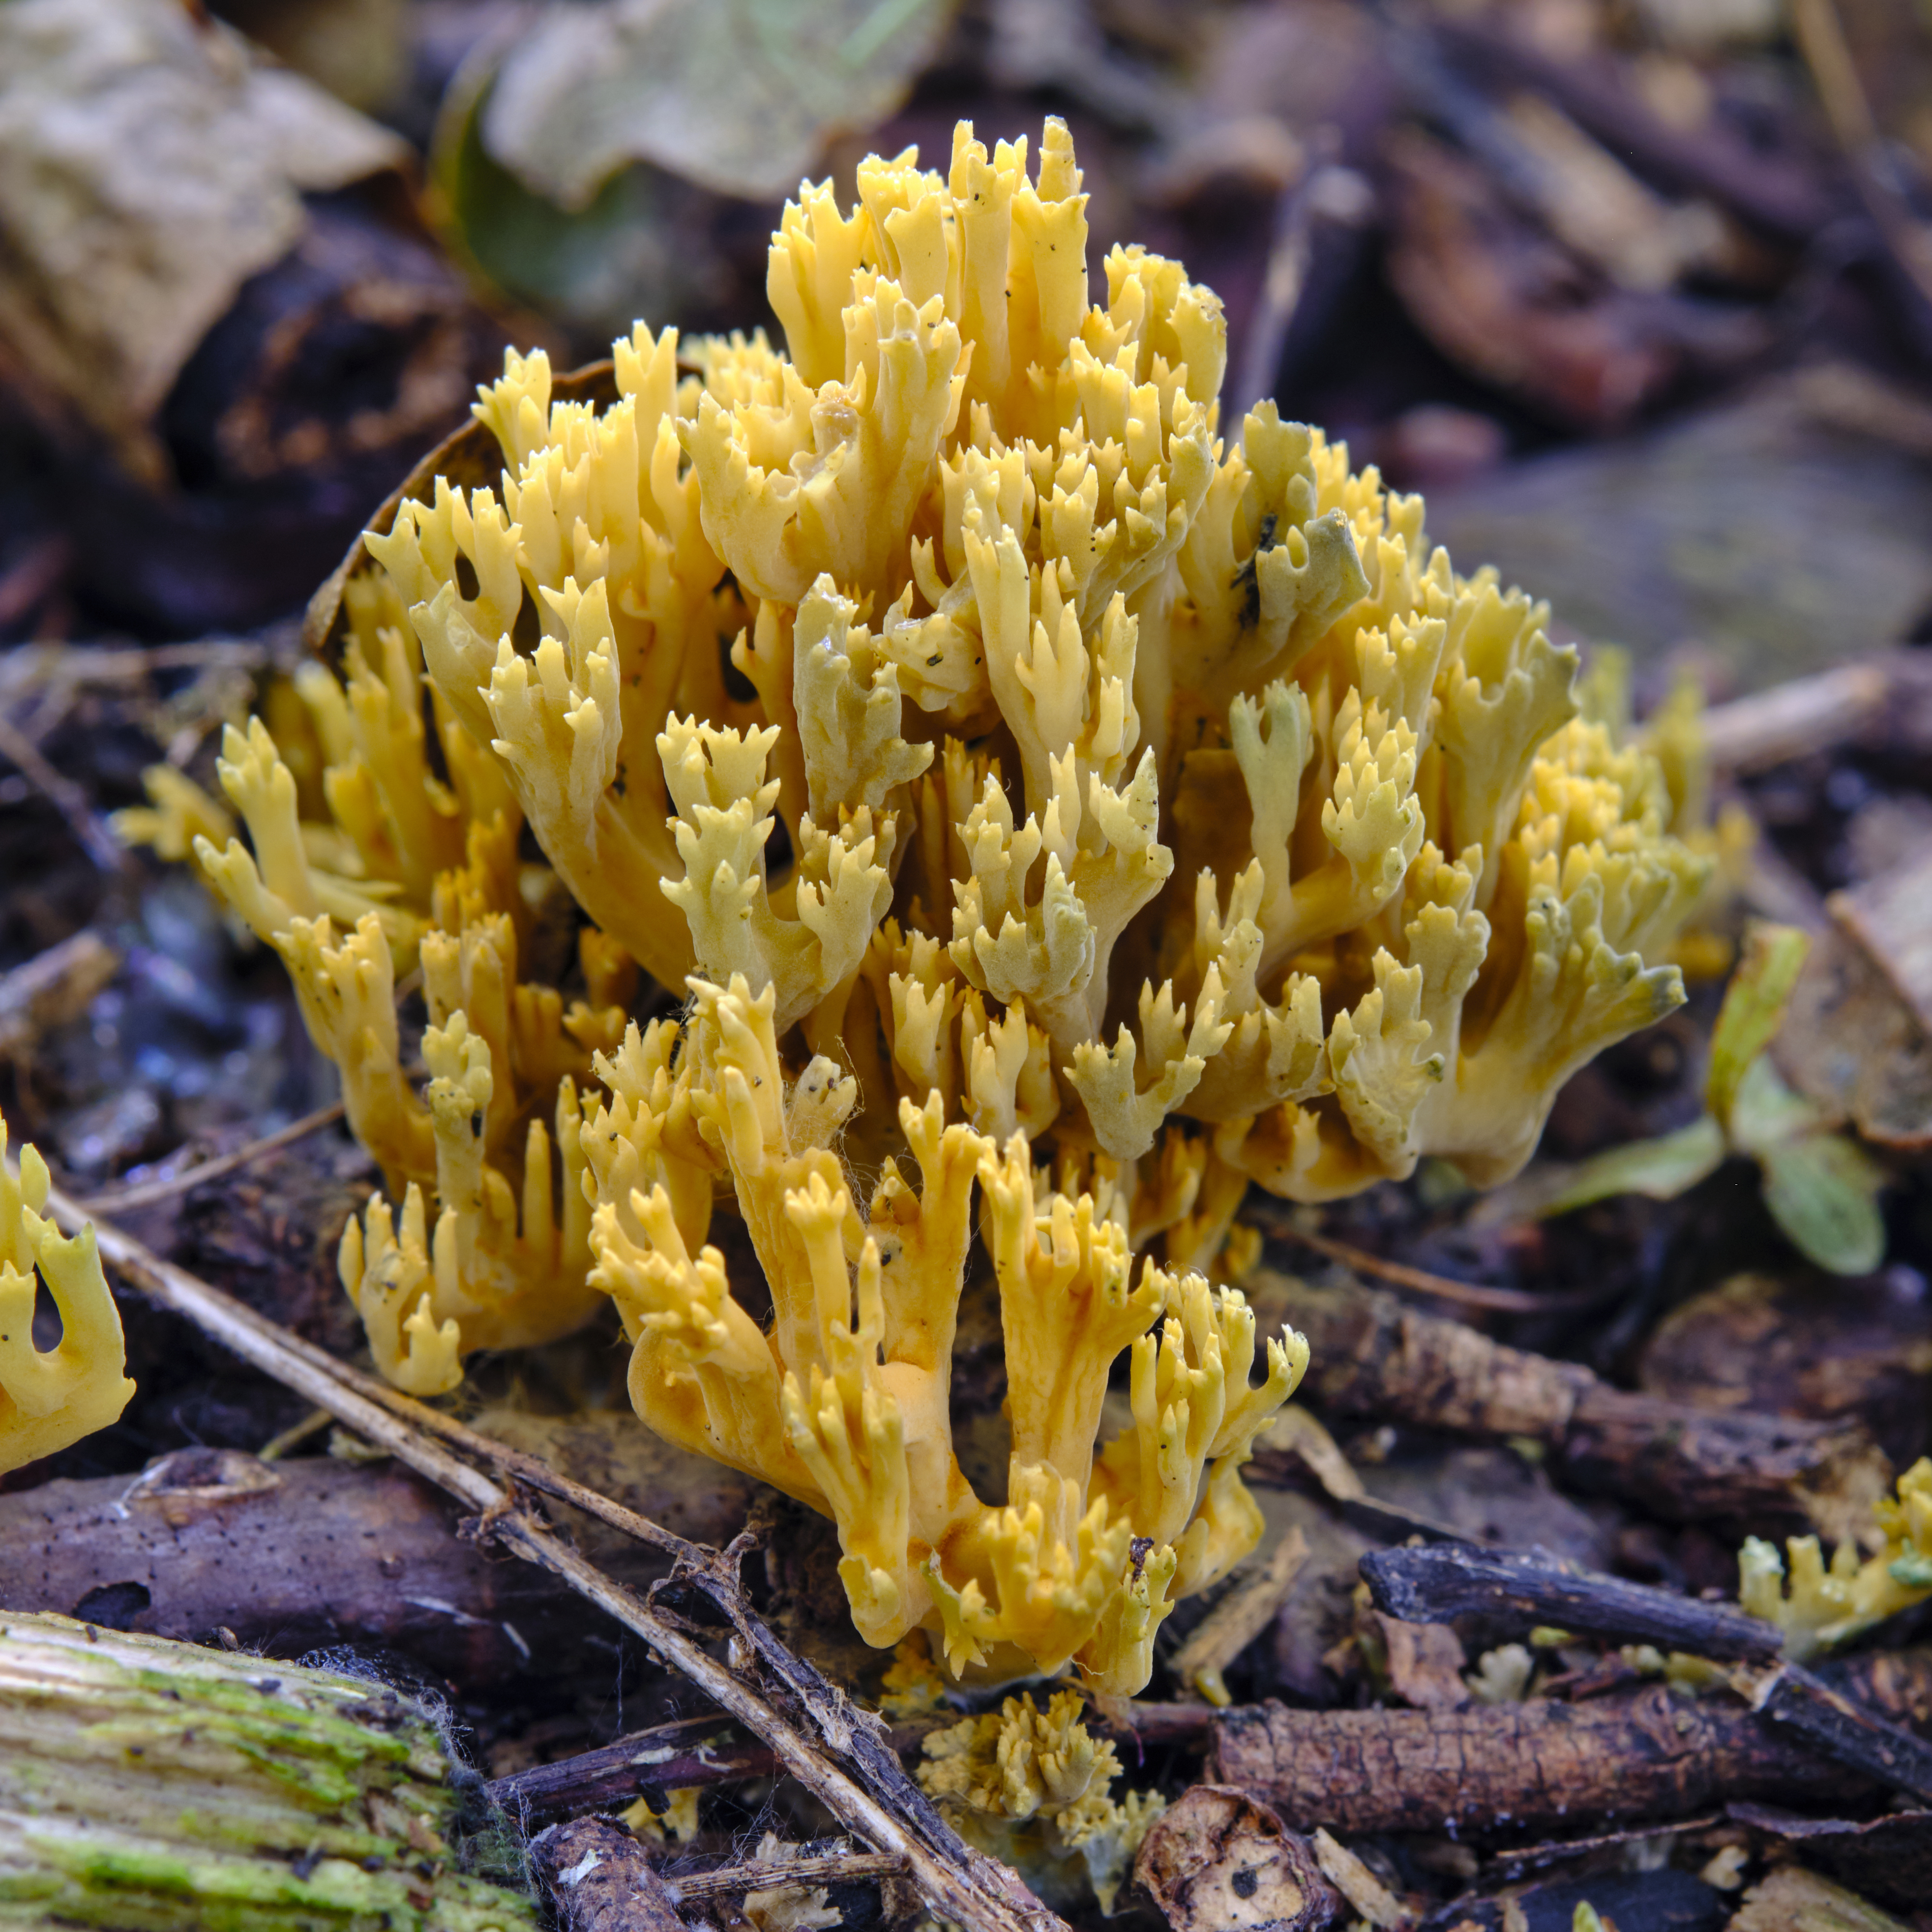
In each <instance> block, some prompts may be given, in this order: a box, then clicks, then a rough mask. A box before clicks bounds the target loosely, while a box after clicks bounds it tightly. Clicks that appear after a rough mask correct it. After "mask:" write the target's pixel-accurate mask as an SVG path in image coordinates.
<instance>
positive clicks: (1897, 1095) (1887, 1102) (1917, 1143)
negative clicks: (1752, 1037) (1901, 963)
mask: <svg viewBox="0 0 1932 1932" xmlns="http://www.w3.org/2000/svg"><path fill="white" fill-rule="evenodd" d="M1772 1057H1773V1058H1775V1060H1776V1061H1777V1062H1778V1065H1779V1067H1781V1069H1782V1070H1783V1071H1784V1074H1785V1076H1786V1077H1787V1079H1790V1082H1792V1084H1793V1085H1794V1086H1795V1087H1796V1088H1797V1089H1798V1091H1799V1092H1800V1093H1802V1094H1805V1096H1806V1097H1808V1099H1811V1100H1815V1101H1817V1103H1819V1105H1820V1106H1823V1107H1826V1108H1827V1109H1830V1110H1831V1111H1832V1112H1833V1113H1835V1114H1838V1115H1849V1116H1850V1118H1851V1119H1852V1122H1853V1123H1854V1124H1855V1126H1856V1127H1857V1128H1858V1132H1859V1133H1861V1134H1862V1135H1864V1137H1865V1138H1866V1139H1867V1140H1870V1141H1876V1142H1879V1144H1880V1145H1882V1146H1885V1147H1894V1148H1903V1149H1906V1150H1911V1149H1915V1148H1924V1147H1927V1146H1932V1032H1928V1031H1927V1029H1926V1028H1924V1026H1922V1025H1921V1024H1920V1023H1919V1022H1918V1019H1916V1018H1915V1016H1914V1015H1913V1014H1912V1012H1911V1011H1910V1010H1909V1008H1908V1007H1906V1004H1905V1002H1904V1001H1903V1000H1901V999H1900V998H1899V996H1898V994H1897V990H1896V989H1894V986H1892V984H1891V982H1890V981H1889V980H1887V979H1886V977H1885V975H1884V974H1882V972H1881V971H1879V968H1878V966H1877V965H1876V963H1875V962H1873V959H1872V958H1871V957H1870V955H1869V954H1868V953H1867V952H1866V951H1865V950H1864V948H1863V947H1861V946H1858V945H1857V944H1855V943H1854V942H1853V941H1852V940H1851V939H1849V938H1848V937H1846V935H1844V934H1843V933H1842V932H1835V931H1827V932H1823V933H1821V934H1820V935H1818V937H1817V941H1815V943H1814V945H1813V947H1812V950H1811V958H1810V959H1808V960H1807V961H1806V962H1805V970H1804V971H1803V972H1802V974H1799V980H1798V984H1797V986H1796V988H1795V989H1793V993H1792V996H1791V1006H1790V1012H1789V1014H1788V1016H1787V1019H1786V1022H1785V1027H1784V1032H1783V1033H1782V1034H1781V1036H1780V1037H1779V1039H1778V1043H1777V1045H1776V1046H1775V1047H1774V1048H1773V1049H1772Z"/></svg>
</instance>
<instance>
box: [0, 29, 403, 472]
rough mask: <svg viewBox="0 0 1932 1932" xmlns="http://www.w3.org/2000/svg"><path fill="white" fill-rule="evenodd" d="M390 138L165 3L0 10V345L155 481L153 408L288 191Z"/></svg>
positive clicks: (296, 215) (366, 163) (258, 246)
mask: <svg viewBox="0 0 1932 1932" xmlns="http://www.w3.org/2000/svg"><path fill="white" fill-rule="evenodd" d="M406 154H407V148H405V146H404V144H403V142H401V140H399V139H398V138H397V137H396V136H395V135H393V134H391V133H389V132H388V131H387V130H385V129H383V128H381V127H377V125H376V124H374V122H373V121H365V119H364V118H362V116H361V115H359V114H356V113H353V112H352V111H351V110H350V109H348V108H347V107H344V106H342V105H341V103H340V102H338V101H334V100H332V99H331V98H329V95H326V94H324V93H323V92H322V90H321V89H320V88H318V87H317V86H314V85H313V84H312V83H310V82H308V81H307V80H303V79H302V77H301V76H299V75H298V74H291V73H289V72H288V71H286V70H285V69H283V68H275V67H271V66H269V65H266V64H265V63H263V62H260V61H259V60H258V59H257V57H256V56H255V55H254V54H253V52H251V50H250V49H249V47H248V43H247V42H246V41H245V40H242V39H241V38H240V37H239V35H237V34H234V33H233V32H232V31H230V30H229V28H226V27H224V26H222V25H221V24H220V23H219V22H217V21H214V20H210V19H208V17H207V16H206V15H205V13H199V11H198V10H193V9H190V8H188V7H182V6H180V5H176V4H175V0H15V4H13V5H7V6H5V7H0V251H4V253H5V257H6V258H7V273H6V274H5V275H4V276H0V348H4V350H5V351H7V353H8V354H9V355H10V357H11V358H12V359H13V360H15V361H16V362H18V363H19V365H20V367H21V368H22V369H23V371H24V373H25V374H26V377H27V378H28V380H29V381H30V382H31V383H32V384H34V385H35V386H37V387H38V388H39V389H41V390H43V392H46V393H49V394H50V395H52V396H53V397H55V398H58V399H59V400H60V401H62V403H64V404H66V405H67V406H68V407H71V409H73V410H75V411H76V412H77V413H79V414H80V416H82V417H83V419H86V421H88V422H91V423H92V425H94V426H95V428H97V429H98V430H100V431H101V432H102V433H103V434H105V435H107V437H110V438H112V439H113V440H115V442H116V443H118V444H119V445H120V446H121V449H122V451H123V452H124V455H126V457H127V458H128V460H130V462H132V463H133V464H134V466H136V468H137V469H141V470H142V471H144V472H145V473H147V474H148V475H151V476H153V475H159V474H160V473H161V471H162V462H163V459H162V458H161V455H160V449H159V446H158V445H157V443H155V441H154V439H153V437H152V436H151V434H150V433H149V431H148V423H149V422H150V420H151V418H152V416H153V415H154V412H155V410H157V409H158V408H159V407H160V404H161V402H162V401H163V398H165V397H166V395H167V392H168V391H169V388H170V387H171V386H172V384H173V383H174V380H175V377H176V376H177V375H178V374H180V372H181V368H182V366H183V365H184V364H185V362H187V359H188V357H189V356H190V354H191V353H193V350H194V348H195V347H196V344H198V343H199V341H200V340H201V338H202V336H203V335H205V333H206V332H207V330H208V328H209V326H210V325H211V324H212V323H214V321H215V320H217V318H218V317H220V316H221V315H222V314H223V313H224V312H225V311H226V309H227V308H228V307H229V304H230V303H231V302H233V300H234V299H235V296H236V292H237V291H238V290H239V289H240V288H241V287H242V284H243V283H244V282H245V281H247V280H248V278H249V277H250V276H251V275H254V274H255V273H256V272H257V271H259V270H260V269H265V268H266V267H267V266H269V264H270V263H272V262H274V261H275V260H277V259H278V258H279V257H281V256H282V255H284V254H286V253H287V251H288V250H289V248H290V247H291V246H292V245H293V244H294V242H295V241H296V238H297V236H299V235H300V233H302V226H303V221H304V216H303V213H302V195H303V193H305V192H311V191H317V190H327V189H332V188H338V187H344V186H345V185H346V184H348V183H349V182H350V181H356V180H359V179H360V178H362V177H364V176H365V175H370V174H373V173H375V172H378V171H380V169H384V168H387V167H392V166H396V165H398V163H400V162H401V160H402V159H403V158H404V156H405V155H406Z"/></svg>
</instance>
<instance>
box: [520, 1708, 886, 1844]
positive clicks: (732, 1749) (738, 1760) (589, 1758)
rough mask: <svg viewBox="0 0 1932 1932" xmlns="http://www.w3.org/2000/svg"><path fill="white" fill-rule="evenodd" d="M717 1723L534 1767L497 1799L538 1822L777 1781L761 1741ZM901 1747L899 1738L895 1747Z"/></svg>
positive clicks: (684, 1723)
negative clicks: (646, 1799)
mask: <svg viewBox="0 0 1932 1932" xmlns="http://www.w3.org/2000/svg"><path fill="white" fill-rule="evenodd" d="M724 1728H725V1727H721V1725H720V1724H719V1722H718V1719H716V1718H679V1719H678V1720H676V1721H675V1722H674V1723H672V1724H654V1725H652V1727H650V1729H649V1730H643V1731H631V1732H629V1733H626V1734H625V1736H622V1737H621V1738H617V1739H613V1741H612V1742H610V1743H609V1744H607V1745H599V1746H598V1748H596V1749H595V1751H579V1752H577V1753H576V1754H574V1755H573V1756H571V1757H565V1758H559V1759H558V1760H556V1763H553V1764H538V1765H532V1766H530V1767H529V1769H527V1770H525V1771H517V1772H511V1773H510V1774H509V1775H508V1777H505V1778H495V1779H493V1780H492V1781H491V1782H490V1785H489V1787H488V1790H489V1793H490V1798H491V1799H492V1800H493V1802H495V1803H496V1804H497V1805H500V1806H501V1807H502V1809H503V1810H504V1811H506V1812H508V1814H509V1815H510V1816H511V1817H513V1818H520V1819H523V1820H525V1821H526V1822H531V1821H534V1820H539V1819H545V1818H564V1817H571V1816H572V1815H573V1814H575V1813H577V1812H581V1811H610V1810H613V1809H616V1810H621V1809H622V1808H623V1807H625V1806H626V1805H631V1804H633V1803H634V1802H636V1801H637V1799H638V1798H640V1797H641V1796H643V1795H644V1793H646V1791H652V1792H664V1791H675V1790H686V1789H688V1788H690V1787H692V1786H698V1787H703V1786H706V1785H712V1784H736V1783H737V1782H738V1781H739V1780H741V1779H744V1778H769V1777H770V1776H771V1775H772V1767H773V1766H775V1764H776V1763H777V1762H778V1760H777V1759H776V1758H775V1757H773V1755H772V1750H771V1747H770V1746H769V1745H762V1744H760V1743H758V1742H757V1741H756V1740H755V1739H747V1738H743V1737H732V1736H728V1735H727V1736H719V1733H720V1731H721V1730H722V1729H724ZM895 1742H897V1739H896V1737H895Z"/></svg>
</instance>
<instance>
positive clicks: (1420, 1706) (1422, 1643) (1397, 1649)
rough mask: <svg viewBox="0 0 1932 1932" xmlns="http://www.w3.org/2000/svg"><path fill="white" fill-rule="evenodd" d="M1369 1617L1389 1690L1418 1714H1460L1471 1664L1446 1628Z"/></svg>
mask: <svg viewBox="0 0 1932 1932" xmlns="http://www.w3.org/2000/svg"><path fill="white" fill-rule="evenodd" d="M1368 1614H1369V1616H1370V1618H1371V1619H1373V1624H1374V1628H1375V1629H1376V1632H1377V1633H1378V1634H1379V1635H1380V1637H1381V1638H1382V1646H1383V1649H1384V1653H1385V1663H1384V1665H1383V1668H1384V1670H1385V1671H1386V1672H1387V1673H1388V1681H1389V1688H1390V1689H1391V1691H1394V1693H1395V1694H1396V1695H1397V1697H1400V1699H1401V1700H1402V1701H1403V1703H1405V1704H1409V1705H1412V1706H1414V1707H1415V1709H1417V1710H1418V1711H1460V1709H1462V1708H1463V1706H1464V1705H1466V1704H1467V1703H1469V1701H1470V1698H1469V1686H1468V1685H1466V1684H1465V1683H1464V1682H1463V1668H1464V1667H1465V1665H1466V1664H1467V1663H1468V1661H1469V1660H1468V1658H1466V1657H1465V1656H1464V1655H1463V1643H1462V1640H1461V1639H1460V1637H1457V1634H1456V1633H1455V1632H1454V1631H1453V1630H1451V1628H1449V1626H1448V1625H1447V1624H1409V1623H1404V1622H1403V1621H1402V1620H1401V1619H1400V1618H1399V1617H1391V1616H1385V1615H1384V1614H1383V1613H1382V1612H1381V1611H1380V1610H1371V1611H1370V1612H1369V1613H1368ZM1329 1876H1331V1878H1332V1877H1334V1873H1332V1872H1331V1873H1329Z"/></svg>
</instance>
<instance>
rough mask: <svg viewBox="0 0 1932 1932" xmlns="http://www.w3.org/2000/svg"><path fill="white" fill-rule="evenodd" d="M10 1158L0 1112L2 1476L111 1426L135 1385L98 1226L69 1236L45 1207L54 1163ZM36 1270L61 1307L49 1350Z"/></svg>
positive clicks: (29, 1155)
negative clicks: (37, 1338) (39, 1338)
mask: <svg viewBox="0 0 1932 1932" xmlns="http://www.w3.org/2000/svg"><path fill="white" fill-rule="evenodd" d="M6 1157H7V1123H6V1122H5V1121H3V1120H0V1475H4V1474H5V1472H7V1470H9V1469H20V1468H21V1467H23V1466H24V1465H25V1464H26V1463H32V1462H36V1461H37V1460H39V1459H40V1457H43V1456H51V1455H52V1454H53V1453H54V1451H55V1450H56V1449H65V1448H67V1447H68V1445H69V1444H70V1443H74V1442H79V1441H80V1439H81V1438H82V1437H83V1436H92V1434H93V1433H94V1432H95V1430H97V1429H105V1428H106V1427H107V1425H108V1424H110V1422H113V1421H118V1419H119V1417H120V1414H121V1411H122V1410H123V1409H125V1408H126V1407H127V1402H128V1398H129V1397H131V1396H132V1395H133V1393H134V1385H133V1383H132V1382H130V1381H129V1380H128V1379H127V1376H125V1375H124V1373H122V1370H123V1369H124V1367H125V1365H126V1362H127V1349H126V1346H125V1344H124V1343H123V1341H122V1340H121V1316H120V1312H119V1310H117V1309H116V1308H115V1306H114V1297H113V1294H112V1292H110V1290H109V1288H108V1286H107V1277H106V1276H105V1275H104V1274H102V1273H101V1257H100V1256H99V1255H98V1253H96V1252H95V1245H94V1230H93V1229H92V1228H91V1227H83V1229H81V1231H80V1233H79V1234H77V1235H71V1236H69V1235H62V1232H60V1230H59V1229H58V1228H57V1227H55V1226H54V1224H53V1223H52V1221H50V1220H48V1219H46V1217H44V1216H43V1214H41V1212H40V1210H41V1209H42V1208H44V1207H45V1206H46V1202H47V1164H46V1162H45V1161H43V1160H41V1158H40V1154H38V1152H37V1151H36V1150H35V1149H34V1148H33V1147H31V1146H30V1145H25V1146H23V1147H22V1148H21V1149H20V1170H19V1172H14V1171H13V1169H11V1168H10V1167H9V1166H7V1158H6ZM36 1271H38V1274H39V1280H40V1281H44V1282H45V1283H46V1286H47V1292H49V1294H50V1295H52V1297H53V1299H54V1305H55V1307H56V1308H58V1310H59V1311H60V1319H61V1338H60V1342H59V1343H58V1346H56V1347H55V1348H52V1349H46V1350H44V1351H43V1350H40V1349H36V1348H35V1347H34V1300H35V1298H36V1296H37V1292H38V1286H39V1283H38V1282H37V1281H36V1280H35V1278H34V1277H35V1272H36Z"/></svg>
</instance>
